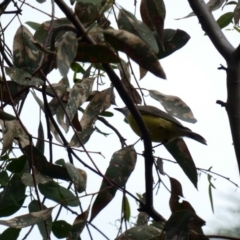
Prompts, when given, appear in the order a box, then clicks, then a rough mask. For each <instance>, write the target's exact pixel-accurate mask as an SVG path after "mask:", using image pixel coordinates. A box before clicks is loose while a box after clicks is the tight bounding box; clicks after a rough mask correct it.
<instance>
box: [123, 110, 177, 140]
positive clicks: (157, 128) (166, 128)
mask: <svg viewBox="0 0 240 240" xmlns="http://www.w3.org/2000/svg"><path fill="white" fill-rule="evenodd" d="M142 118H143V121H144V122H145V124H146V127H147V128H148V130H149V133H150V136H151V140H152V141H153V142H165V141H170V140H172V139H174V138H176V137H178V136H179V135H180V132H179V127H178V126H176V125H175V124H173V123H172V122H169V121H167V120H165V119H163V118H159V117H154V116H150V115H142ZM127 120H128V123H129V125H130V126H131V128H132V129H133V131H134V132H135V133H136V134H137V135H138V136H140V137H141V135H142V134H141V132H140V130H139V128H138V126H137V124H136V121H135V120H134V118H133V116H132V115H131V114H130V115H129V116H128V118H127Z"/></svg>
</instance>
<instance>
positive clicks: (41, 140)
mask: <svg viewBox="0 0 240 240" xmlns="http://www.w3.org/2000/svg"><path fill="white" fill-rule="evenodd" d="M44 146H45V142H44V131H43V126H42V122H41V121H40V122H39V126H38V139H37V143H36V148H37V149H38V150H39V151H40V152H41V153H42V154H44Z"/></svg>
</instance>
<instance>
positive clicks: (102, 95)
mask: <svg viewBox="0 0 240 240" xmlns="http://www.w3.org/2000/svg"><path fill="white" fill-rule="evenodd" d="M114 101H115V96H114V92H113V88H112V87H110V88H107V89H105V90H103V91H101V92H97V93H96V94H95V95H94V97H93V98H92V99H91V101H90V103H89V104H88V106H87V108H86V109H85V111H84V113H83V116H82V118H81V120H80V124H81V126H82V129H83V130H85V129H87V128H91V127H92V125H93V124H94V123H95V121H96V119H97V116H98V115H99V114H100V113H101V112H104V111H105V110H106V109H108V108H109V107H110V106H111V104H112V103H113V102H114Z"/></svg>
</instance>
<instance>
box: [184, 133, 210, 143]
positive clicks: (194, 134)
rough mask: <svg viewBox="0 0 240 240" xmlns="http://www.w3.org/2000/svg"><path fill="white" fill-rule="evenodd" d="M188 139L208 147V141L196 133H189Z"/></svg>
mask: <svg viewBox="0 0 240 240" xmlns="http://www.w3.org/2000/svg"><path fill="white" fill-rule="evenodd" d="M186 137H189V138H192V139H194V140H196V141H198V142H200V143H202V144H205V145H207V141H206V140H205V139H204V138H203V137H202V136H201V135H199V134H197V133H195V132H192V131H189V132H187V134H186Z"/></svg>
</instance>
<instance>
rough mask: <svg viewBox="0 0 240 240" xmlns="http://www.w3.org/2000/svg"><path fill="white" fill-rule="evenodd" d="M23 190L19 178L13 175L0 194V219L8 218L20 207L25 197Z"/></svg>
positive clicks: (23, 187)
mask: <svg viewBox="0 0 240 240" xmlns="http://www.w3.org/2000/svg"><path fill="white" fill-rule="evenodd" d="M25 189H26V188H25V186H24V185H23V183H22V182H21V177H20V176H18V175H17V174H14V175H13V177H12V178H11V179H10V181H9V182H8V184H7V186H6V187H5V188H4V190H3V191H2V192H1V193H0V217H6V216H10V215H12V214H13V213H15V212H17V211H18V210H19V209H20V208H21V207H22V205H23V202H24V200H25V197H26V196H25Z"/></svg>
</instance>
